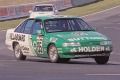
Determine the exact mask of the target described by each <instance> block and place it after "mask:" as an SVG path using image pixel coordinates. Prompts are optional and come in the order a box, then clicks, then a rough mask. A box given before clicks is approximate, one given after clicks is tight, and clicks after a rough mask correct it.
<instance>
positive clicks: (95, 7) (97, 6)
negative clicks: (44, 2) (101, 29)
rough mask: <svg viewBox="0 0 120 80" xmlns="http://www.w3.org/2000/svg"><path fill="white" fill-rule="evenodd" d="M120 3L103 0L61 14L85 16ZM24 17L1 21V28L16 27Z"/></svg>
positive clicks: (116, 0)
mask: <svg viewBox="0 0 120 80" xmlns="http://www.w3.org/2000/svg"><path fill="white" fill-rule="evenodd" d="M118 5H120V0H103V1H100V2H97V3H93V4H89V5H86V6H81V7H76V8H71V9H68V10H65V11H61V12H60V14H63V15H64V14H65V15H76V16H83V15H87V14H91V13H95V12H98V11H101V10H105V9H108V8H112V7H115V6H118ZM24 19H25V18H23V19H16V20H9V21H3V22H0V30H3V29H8V28H13V27H16V26H17V25H18V24H19V23H20V22H21V21H23V20H24Z"/></svg>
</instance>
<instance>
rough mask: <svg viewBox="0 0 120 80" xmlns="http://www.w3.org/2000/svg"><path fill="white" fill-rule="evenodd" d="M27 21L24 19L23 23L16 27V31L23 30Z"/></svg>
mask: <svg viewBox="0 0 120 80" xmlns="http://www.w3.org/2000/svg"><path fill="white" fill-rule="evenodd" d="M25 23H26V21H24V22H23V23H21V24H20V25H19V26H18V27H17V28H16V29H15V32H21V29H22V27H23V26H24V25H25Z"/></svg>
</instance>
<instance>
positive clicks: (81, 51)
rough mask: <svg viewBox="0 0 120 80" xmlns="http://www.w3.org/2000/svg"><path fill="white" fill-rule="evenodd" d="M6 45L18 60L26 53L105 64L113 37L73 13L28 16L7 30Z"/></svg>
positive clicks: (63, 59)
mask: <svg viewBox="0 0 120 80" xmlns="http://www.w3.org/2000/svg"><path fill="white" fill-rule="evenodd" d="M5 43H6V45H7V46H8V48H9V49H10V50H13V51H14V55H15V57H16V59H17V60H25V59H26V56H38V57H42V58H48V57H49V58H50V60H51V62H68V61H69V60H70V59H77V58H94V59H95V61H96V63H98V64H106V63H107V62H108V60H109V56H110V53H111V52H112V49H113V47H112V41H111V40H110V38H108V37H106V36H105V35H103V34H101V33H98V32H96V31H95V29H94V28H91V27H90V26H89V25H88V24H87V23H86V22H85V21H84V20H82V19H81V18H78V17H74V16H60V15H54V16H44V17H41V16H39V17H36V18H28V19H26V20H25V21H23V22H22V23H21V24H20V25H18V26H17V27H16V28H15V29H9V30H7V33H6V41H5Z"/></svg>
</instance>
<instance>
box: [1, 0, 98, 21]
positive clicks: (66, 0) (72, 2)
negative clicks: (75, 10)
mask: <svg viewBox="0 0 120 80" xmlns="http://www.w3.org/2000/svg"><path fill="white" fill-rule="evenodd" d="M95 1H97V0H49V1H46V2H37V3H32V4H23V5H18V6H6V7H0V20H8V19H14V18H20V17H26V16H29V11H30V10H32V9H33V7H34V6H35V5H37V4H43V3H49V4H54V5H55V6H56V7H57V9H58V10H63V9H67V8H70V7H75V6H80V5H84V4H88V3H91V2H95Z"/></svg>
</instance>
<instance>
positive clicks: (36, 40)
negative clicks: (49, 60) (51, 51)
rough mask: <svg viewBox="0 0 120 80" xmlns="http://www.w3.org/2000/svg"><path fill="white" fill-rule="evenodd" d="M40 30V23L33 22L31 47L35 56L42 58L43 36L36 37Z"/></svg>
mask: <svg viewBox="0 0 120 80" xmlns="http://www.w3.org/2000/svg"><path fill="white" fill-rule="evenodd" d="M41 29H42V21H40V20H39V21H35V22H34V23H33V28H32V39H31V40H32V46H33V49H34V52H35V53H36V55H37V56H40V57H42V56H43V47H42V45H43V39H44V36H43V35H38V34H37V30H41Z"/></svg>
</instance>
